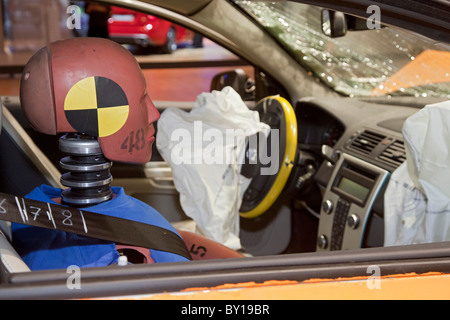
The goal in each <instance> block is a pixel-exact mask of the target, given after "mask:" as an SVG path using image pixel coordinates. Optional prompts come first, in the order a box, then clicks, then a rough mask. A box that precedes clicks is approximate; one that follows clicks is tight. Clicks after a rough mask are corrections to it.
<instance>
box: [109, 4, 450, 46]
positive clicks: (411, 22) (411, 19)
mask: <svg viewBox="0 0 450 320" xmlns="http://www.w3.org/2000/svg"><path fill="white" fill-rule="evenodd" d="M214 1H223V0H190V1H186V0H139V1H138V0H136V1H129V0H128V1H123V3H124V5H126V6H129V5H130V4H131V5H132V4H133V2H136V3H147V4H152V5H156V6H158V7H161V8H165V9H168V10H170V11H173V12H176V13H179V14H182V15H185V16H189V15H193V14H195V13H196V12H198V11H200V10H201V9H202V8H204V7H205V6H207V5H208V4H210V3H211V2H214ZM278 1H280V0H278ZM281 1H283V0H281ZM286 1H287V0H286ZM293 1H295V2H300V3H305V4H311V5H315V6H319V7H323V8H328V9H332V10H336V11H342V12H345V13H348V14H351V15H355V16H359V17H363V18H367V17H368V16H370V12H368V7H369V6H371V5H376V6H378V7H379V8H380V12H381V23H383V24H387V25H393V26H397V27H401V28H404V29H408V30H411V31H414V32H417V33H420V34H423V35H425V36H427V37H430V38H432V39H435V40H437V41H442V42H449V40H450V36H449V33H450V14H449V13H450V1H448V0H370V1H367V0H293ZM114 2H115V3H119V2H120V1H114Z"/></svg>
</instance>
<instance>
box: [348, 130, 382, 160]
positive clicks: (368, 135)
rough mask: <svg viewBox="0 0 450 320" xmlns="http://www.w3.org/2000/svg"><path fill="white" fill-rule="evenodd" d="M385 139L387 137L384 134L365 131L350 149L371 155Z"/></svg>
mask: <svg viewBox="0 0 450 320" xmlns="http://www.w3.org/2000/svg"><path fill="white" fill-rule="evenodd" d="M384 138H386V136H384V135H382V134H378V133H375V132H373V131H369V130H365V131H363V132H362V133H361V134H359V135H358V136H357V137H356V138H355V139H353V141H352V142H351V143H350V145H349V146H348V148H349V149H352V150H356V151H359V152H362V153H364V154H370V153H371V152H372V150H373V149H375V147H376V146H377V145H378V144H379V143H380V142H381V141H383V139H384Z"/></svg>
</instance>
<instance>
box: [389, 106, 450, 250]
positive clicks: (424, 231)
mask: <svg viewBox="0 0 450 320" xmlns="http://www.w3.org/2000/svg"><path fill="white" fill-rule="evenodd" d="M403 136H404V139H405V149H406V159H407V160H406V161H405V162H404V163H403V164H402V165H401V166H400V167H398V168H397V170H395V171H394V172H393V174H392V176H391V178H390V181H389V184H388V187H387V189H386V193H385V198H384V200H385V209H384V225H385V235H384V245H385V246H392V245H406V244H416V243H428V242H439V241H449V240H450V101H445V102H441V103H437V104H433V105H428V106H425V107H424V108H423V109H421V110H420V111H419V112H417V113H415V114H413V115H412V116H410V117H409V118H408V119H407V120H406V121H405V124H404V126H403Z"/></svg>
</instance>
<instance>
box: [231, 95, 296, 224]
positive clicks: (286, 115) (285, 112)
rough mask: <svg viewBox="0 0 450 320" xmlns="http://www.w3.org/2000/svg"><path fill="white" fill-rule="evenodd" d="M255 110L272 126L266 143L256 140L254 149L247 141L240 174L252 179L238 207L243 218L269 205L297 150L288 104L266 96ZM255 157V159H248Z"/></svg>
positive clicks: (287, 172)
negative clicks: (256, 145)
mask: <svg viewBox="0 0 450 320" xmlns="http://www.w3.org/2000/svg"><path fill="white" fill-rule="evenodd" d="M255 110H256V111H258V112H259V116H260V119H261V121H262V122H264V123H266V124H268V125H269V126H270V128H271V130H270V134H269V136H268V137H267V140H266V141H265V142H266V143H260V142H259V141H258V149H257V150H255V147H254V146H252V143H247V147H246V153H245V157H246V159H245V163H244V164H243V165H242V169H241V174H242V175H243V176H245V177H247V178H251V179H252V180H251V182H250V185H249V186H248V188H247V190H246V191H245V193H244V197H243V199H242V204H241V208H240V210H239V214H240V216H241V217H244V218H256V217H258V216H260V215H261V214H263V213H264V212H266V211H267V209H269V208H270V207H271V206H272V204H273V203H274V202H275V200H276V199H277V198H278V197H279V195H280V194H281V191H282V190H283V188H284V187H285V185H286V182H287V181H288V178H289V175H290V174H291V171H292V168H293V167H294V163H295V157H296V153H297V118H296V116H295V112H294V109H293V108H292V106H291V104H290V103H289V102H288V101H287V100H286V99H284V98H282V97H280V96H269V97H266V98H264V99H262V100H260V101H259V102H258V103H257V104H256V107H255ZM254 144H255V143H253V145H254ZM255 155H257V156H255ZM255 158H257V159H256V163H255V161H250V160H251V159H253V160H254V159H255ZM268 160H269V161H268ZM251 162H252V163H251Z"/></svg>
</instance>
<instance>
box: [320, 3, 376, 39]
mask: <svg viewBox="0 0 450 320" xmlns="http://www.w3.org/2000/svg"><path fill="white" fill-rule="evenodd" d="M320 21H321V27H322V32H323V33H324V34H325V35H326V36H328V37H330V38H338V37H343V36H345V35H346V33H347V31H361V30H371V29H379V28H383V27H384V26H383V25H382V24H380V23H379V21H376V20H375V24H374V23H373V22H369V21H368V20H367V19H363V18H359V17H355V16H351V15H348V14H344V13H343V12H340V11H333V10H327V9H323V10H322V11H321V14H320Z"/></svg>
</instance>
